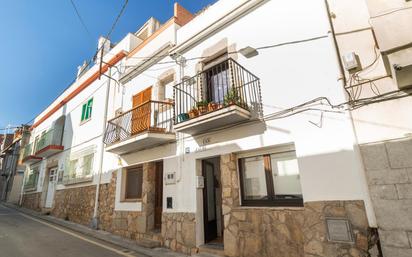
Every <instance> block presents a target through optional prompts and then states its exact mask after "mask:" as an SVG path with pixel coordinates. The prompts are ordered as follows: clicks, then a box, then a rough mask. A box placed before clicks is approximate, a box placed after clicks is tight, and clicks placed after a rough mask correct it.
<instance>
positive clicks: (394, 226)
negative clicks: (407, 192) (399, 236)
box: [374, 199, 412, 230]
mask: <svg viewBox="0 0 412 257" xmlns="http://www.w3.org/2000/svg"><path fill="white" fill-rule="evenodd" d="M374 207H375V214H376V219H377V222H378V226H379V227H380V228H382V229H384V230H412V215H411V213H412V199H407V200H396V201H395V200H374Z"/></svg>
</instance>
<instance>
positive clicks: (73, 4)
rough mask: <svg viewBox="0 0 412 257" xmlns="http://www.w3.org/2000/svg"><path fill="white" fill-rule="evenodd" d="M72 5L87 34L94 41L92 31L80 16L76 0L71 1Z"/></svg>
mask: <svg viewBox="0 0 412 257" xmlns="http://www.w3.org/2000/svg"><path fill="white" fill-rule="evenodd" d="M70 3H71V5H72V7H73V9H74V11H75V12H76V15H77V18H79V21H80V23H81V24H82V26H83V28H84V30H85V31H86V32H87V35H89V37H90V39H91V40H93V36H92V34H91V33H90V30H89V29H88V28H87V26H86V23H85V22H84V20H83V18H82V16H81V15H80V12H79V10H78V8H77V6H76V4H75V3H74V0H70Z"/></svg>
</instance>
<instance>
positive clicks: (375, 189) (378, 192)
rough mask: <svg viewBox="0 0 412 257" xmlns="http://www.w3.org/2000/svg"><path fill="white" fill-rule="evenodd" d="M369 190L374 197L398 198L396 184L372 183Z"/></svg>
mask: <svg viewBox="0 0 412 257" xmlns="http://www.w3.org/2000/svg"><path fill="white" fill-rule="evenodd" d="M369 191H370V195H371V198H372V199H384V200H397V199H398V193H397V190H396V186H395V185H371V186H370V187H369Z"/></svg>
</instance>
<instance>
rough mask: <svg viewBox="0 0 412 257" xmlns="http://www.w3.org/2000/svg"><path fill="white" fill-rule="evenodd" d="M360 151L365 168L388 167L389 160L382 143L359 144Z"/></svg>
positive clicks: (379, 168) (378, 168)
mask: <svg viewBox="0 0 412 257" xmlns="http://www.w3.org/2000/svg"><path fill="white" fill-rule="evenodd" d="M360 151H361V154H362V159H363V164H364V165H365V169H366V170H381V169H387V168H389V160H388V156H387V154H386V148H385V145H384V144H383V143H377V144H367V145H361V146H360Z"/></svg>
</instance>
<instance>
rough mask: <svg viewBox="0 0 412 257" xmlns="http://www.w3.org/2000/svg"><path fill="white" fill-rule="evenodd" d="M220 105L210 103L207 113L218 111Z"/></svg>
mask: <svg viewBox="0 0 412 257" xmlns="http://www.w3.org/2000/svg"><path fill="white" fill-rule="evenodd" d="M219 107H220V106H219V104H218V103H215V102H210V103H209V104H208V105H207V111H208V112H213V111H216V110H217V109H219Z"/></svg>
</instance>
